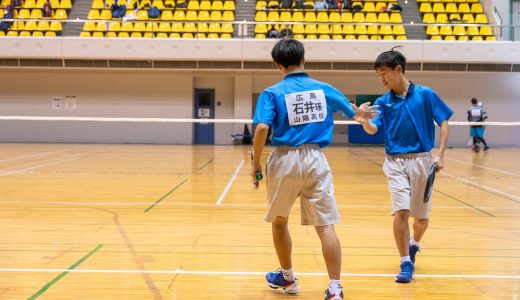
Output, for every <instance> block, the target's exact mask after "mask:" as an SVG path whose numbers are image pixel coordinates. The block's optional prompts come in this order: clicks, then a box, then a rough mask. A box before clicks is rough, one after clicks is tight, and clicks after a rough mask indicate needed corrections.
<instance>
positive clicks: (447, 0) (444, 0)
mask: <svg viewBox="0 0 520 300" xmlns="http://www.w3.org/2000/svg"><path fill="white" fill-rule="evenodd" d="M442 2H444V3H446V2H454V1H453V0H442Z"/></svg>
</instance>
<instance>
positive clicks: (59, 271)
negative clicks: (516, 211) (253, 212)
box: [0, 268, 520, 279]
mask: <svg viewBox="0 0 520 300" xmlns="http://www.w3.org/2000/svg"><path fill="white" fill-rule="evenodd" d="M0 272H32V273H62V272H68V273H105V274H106V273H118V274H121V273H125V274H186V275H252V276H257V275H265V272H233V271H189V270H181V269H177V270H81V269H72V270H71V269H31V268H1V269H0ZM296 275H298V276H321V277H328V276H329V275H328V274H327V273H325V272H323V273H320V272H303V273H299V272H298V273H296ZM341 276H345V277H395V274H384V273H379V274H378V273H373V274H372V273H341ZM414 277H420V278H443V279H445V278H477V279H520V275H487V274H416V275H414Z"/></svg>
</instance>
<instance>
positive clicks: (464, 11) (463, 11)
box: [458, 3, 471, 14]
mask: <svg viewBox="0 0 520 300" xmlns="http://www.w3.org/2000/svg"><path fill="white" fill-rule="evenodd" d="M458 12H459V13H461V14H467V13H470V12H471V10H470V9H469V5H468V4H467V3H461V4H459V9H458Z"/></svg>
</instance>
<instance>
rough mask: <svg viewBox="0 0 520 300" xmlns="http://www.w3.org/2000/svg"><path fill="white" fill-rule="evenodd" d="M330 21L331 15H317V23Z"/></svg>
mask: <svg viewBox="0 0 520 300" xmlns="http://www.w3.org/2000/svg"><path fill="white" fill-rule="evenodd" d="M328 21H329V15H328V14H327V12H325V11H320V12H318V14H317V15H316V22H320V23H327V22H328Z"/></svg>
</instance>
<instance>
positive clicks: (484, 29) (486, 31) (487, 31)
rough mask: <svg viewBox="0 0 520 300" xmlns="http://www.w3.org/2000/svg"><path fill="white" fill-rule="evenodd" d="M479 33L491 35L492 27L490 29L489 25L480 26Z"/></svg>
mask: <svg viewBox="0 0 520 300" xmlns="http://www.w3.org/2000/svg"><path fill="white" fill-rule="evenodd" d="M480 35H493V29H491V26H481V27H480Z"/></svg>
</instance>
